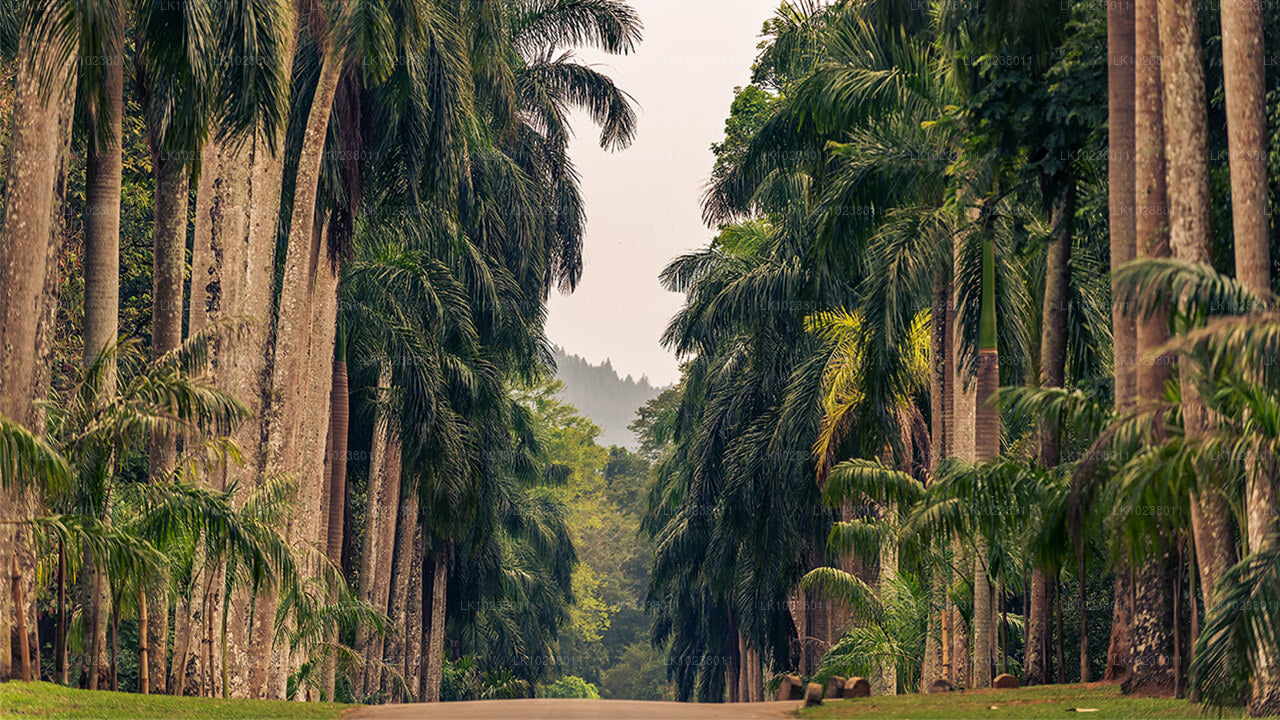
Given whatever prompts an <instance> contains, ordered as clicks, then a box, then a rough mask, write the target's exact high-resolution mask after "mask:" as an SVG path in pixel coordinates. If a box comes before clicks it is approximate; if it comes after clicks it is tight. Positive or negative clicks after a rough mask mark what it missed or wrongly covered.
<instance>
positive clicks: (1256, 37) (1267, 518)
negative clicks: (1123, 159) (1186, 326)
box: [1220, 0, 1280, 717]
mask: <svg viewBox="0 0 1280 720" xmlns="http://www.w3.org/2000/svg"><path fill="white" fill-rule="evenodd" d="M1220 7H1221V12H1222V59H1223V75H1224V78H1225V82H1226V105H1227V141H1228V147H1229V150H1230V157H1231V216H1232V228H1233V231H1234V236H1235V269H1236V279H1237V280H1239V281H1240V282H1241V283H1243V284H1244V285H1245V287H1247V288H1249V290H1250V291H1251V292H1253V293H1254V294H1255V295H1257V296H1259V297H1262V298H1265V297H1267V296H1268V294H1269V292H1270V290H1271V246H1270V243H1269V238H1268V231H1269V227H1268V225H1269V222H1268V220H1269V218H1268V198H1267V195H1268V189H1267V116H1266V111H1267V108H1266V84H1265V80H1266V73H1265V67H1264V56H1263V33H1262V10H1261V5H1260V4H1258V3H1250V2H1245V1H1244V0H1223V2H1222V3H1221V6H1220ZM1247 493H1248V506H1247V508H1248V509H1247V513H1246V516H1247V526H1248V527H1247V532H1248V540H1247V545H1246V546H1247V548H1248V550H1249V552H1258V551H1260V550H1265V549H1266V546H1267V543H1268V535H1269V534H1270V533H1271V532H1272V531H1274V530H1275V527H1276V523H1275V507H1276V468H1275V465H1274V463H1266V462H1256V461H1255V462H1251V463H1250V467H1249V476H1248V484H1247ZM1259 651H1260V652H1259V659H1260V662H1259V664H1258V667H1255V668H1254V673H1255V678H1254V683H1253V689H1252V692H1251V694H1250V700H1249V714H1250V715H1253V716H1255V717H1260V716H1263V715H1274V714H1280V655H1278V654H1277V651H1276V650H1275V648H1269V647H1261V648H1259Z"/></svg>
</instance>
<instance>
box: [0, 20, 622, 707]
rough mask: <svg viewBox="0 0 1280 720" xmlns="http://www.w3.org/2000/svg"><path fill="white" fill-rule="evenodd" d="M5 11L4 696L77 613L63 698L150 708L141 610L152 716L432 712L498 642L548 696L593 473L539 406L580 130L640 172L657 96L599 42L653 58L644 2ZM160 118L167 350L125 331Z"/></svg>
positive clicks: (573, 217)
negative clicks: (562, 447)
mask: <svg viewBox="0 0 1280 720" xmlns="http://www.w3.org/2000/svg"><path fill="white" fill-rule="evenodd" d="M0 11H2V12H0V17H2V19H3V21H4V22H3V29H4V32H6V33H8V35H7V36H6V38H5V42H4V43H3V47H4V49H5V52H6V53H9V55H8V57H7V58H6V62H7V63H9V65H10V67H11V68H12V76H13V78H14V94H13V113H12V118H11V119H10V121H9V161H8V163H7V165H6V166H5V172H6V175H5V201H4V202H5V205H4V226H3V230H2V235H0V265H2V266H3V268H4V269H3V273H2V274H0V298H2V299H0V318H3V319H2V320H0V336H2V337H3V342H4V345H5V347H6V351H5V360H4V362H3V370H2V371H0V398H2V400H0V417H2V418H3V422H4V425H3V428H4V434H3V441H2V442H0V448H2V449H0V479H3V491H2V492H3V494H4V496H3V502H2V503H0V507H2V508H3V509H2V510H0V514H2V515H3V517H0V520H2V521H3V524H2V525H0V556H3V557H4V558H5V559H6V567H7V566H8V564H9V561H10V560H13V564H14V567H15V568H16V574H17V576H18V577H19V581H18V582H17V583H15V584H14V585H13V587H14V588H17V593H16V594H15V593H12V592H10V590H9V586H10V584H9V583H4V585H5V588H6V589H5V591H4V592H2V593H0V610H2V611H0V679H8V678H14V677H19V678H23V679H33V678H37V677H38V676H40V675H41V667H42V655H43V656H47V655H48V652H47V651H45V650H43V649H42V646H41V643H40V639H39V637H38V628H39V624H40V618H39V617H38V615H37V607H38V603H44V602H46V599H47V598H50V597H55V596H56V600H55V603H54V605H55V606H56V608H57V622H56V633H55V635H56V638H55V642H54V643H53V648H52V662H51V663H50V665H51V666H53V667H54V668H55V669H54V672H53V676H54V679H56V680H57V681H59V682H64V683H66V682H76V681H77V678H78V681H79V683H80V684H81V685H82V686H84V687H88V688H106V687H113V688H114V687H118V686H119V678H118V676H116V675H115V674H114V668H116V667H117V663H116V662H115V660H116V659H117V656H118V653H119V652H120V651H121V650H120V646H119V640H118V635H119V633H118V627H119V624H120V622H121V621H122V620H124V621H130V620H136V622H137V626H138V628H139V630H138V651H139V655H140V668H139V670H140V672H139V675H140V677H139V682H138V689H139V690H140V691H141V692H144V693H146V692H169V693H174V694H203V695H222V696H234V697H291V698H293V697H308V698H312V699H317V698H324V699H333V698H335V697H343V698H347V699H353V700H357V701H363V700H368V699H383V700H397V699H403V698H408V697H416V698H421V699H424V700H435V699H438V697H439V688H440V683H441V674H442V663H443V658H444V657H445V655H446V653H448V654H449V655H451V656H453V657H460V656H461V655H464V654H466V653H467V652H468V651H472V650H476V649H482V650H483V651H484V658H485V659H486V662H487V663H488V666H487V668H486V669H494V670H496V669H498V668H501V667H509V668H520V669H518V670H514V671H513V672H512V673H508V674H507V675H505V676H503V677H504V680H503V681H502V682H500V683H496V685H495V687H497V688H498V689H497V690H495V691H494V692H500V693H507V694H528V693H529V692H531V691H532V688H533V686H534V684H535V683H537V682H539V681H541V680H543V679H545V678H546V676H547V673H549V672H552V671H553V670H554V663H551V662H546V661H543V662H529V661H528V660H529V658H533V657H538V658H543V659H544V660H545V659H548V658H554V657H555V655H556V652H557V649H556V648H557V637H558V635H557V633H558V628H559V627H560V626H561V625H562V624H563V623H564V622H565V621H566V618H567V615H568V607H569V605H570V604H571V603H572V599H573V598H572V593H571V591H570V585H569V582H570V580H569V579H570V575H571V572H572V568H573V566H574V564H575V563H576V557H575V554H574V550H573V545H572V542H571V539H570V537H569V534H568V530H567V529H566V527H564V524H563V517H564V514H563V513H528V512H526V511H525V509H526V508H528V507H531V506H536V505H538V504H545V503H546V502H552V500H550V499H549V497H547V496H546V493H547V490H546V489H545V487H546V486H547V485H549V484H554V483H556V482H559V481H560V480H561V479H562V475H563V471H562V469H561V468H559V467H557V466H555V465H554V464H553V463H551V462H550V460H549V459H548V457H547V454H546V452H545V451H544V450H543V449H542V447H541V445H540V443H539V437H540V434H541V431H540V429H539V428H538V427H537V426H536V423H535V422H534V420H533V418H532V416H531V415H530V412H529V410H528V409H527V408H525V407H524V406H523V405H521V404H520V403H518V402H517V400H516V399H515V398H516V395H515V394H513V388H515V387H518V386H520V385H522V384H524V383H528V382H532V381H534V380H536V379H537V378H540V377H542V376H543V374H544V373H545V372H546V369H547V368H548V367H549V366H550V350H549V346H548V344H547V342H546V339H545V336H544V333H543V326H544V321H545V314H546V299H547V296H548V294H549V293H550V292H551V291H553V290H561V291H564V292H570V291H572V290H573V288H574V287H575V286H576V283H577V282H578V279H579V277H580V276H581V272H582V241H583V232H584V221H585V217H584V212H583V206H582V202H581V198H580V195H579V192H578V176H577V174H576V172H575V170H574V167H573V164H572V161H571V159H570V158H569V156H568V152H567V148H568V141H569V137H570V132H571V130H570V113H571V112H573V111H575V110H579V109H580V110H582V111H584V112H585V113H586V114H587V115H588V116H589V118H590V119H591V120H592V121H593V122H595V123H596V124H597V125H598V126H600V128H601V145H602V146H603V147H605V148H608V149H621V148H624V147H626V146H627V145H628V144H629V143H630V141H631V139H632V138H633V137H634V134H635V131H636V116H635V113H634V110H633V108H632V103H631V100H630V98H629V97H628V96H627V95H626V93H624V92H623V91H622V90H620V89H618V88H617V87H616V86H615V85H614V84H613V82H612V81H611V80H610V79H609V78H608V77H607V76H605V75H603V74H602V73H600V72H599V71H597V70H595V69H593V68H591V67H589V66H587V65H584V64H582V63H580V62H579V61H577V60H576V59H575V57H574V56H573V54H572V50H573V48H575V47H579V46H592V47H596V48H599V49H601V50H604V51H606V52H610V53H626V52H630V51H631V50H633V49H634V48H635V46H636V44H637V43H638V42H639V40H640V27H641V26H640V22H639V20H638V18H637V17H636V15H635V13H634V12H633V11H632V10H631V8H630V7H629V6H628V5H627V4H626V3H624V2H621V1H619V0H510V1H505V0H504V2H496V3H495V2H484V3H470V2H459V1H456V0H430V1H425V2H424V1H416V2H403V1H401V0H362V1H361V2H328V1H327V0H307V1H303V0H298V1H297V2H294V1H292V0H237V1H235V2H221V1H214V0H196V1H193V2H183V3H172V2H162V1H159V0H154V1H153V0H132V1H126V0H95V1H94V2H88V3H85V2H74V3H73V2H66V1H65V0H39V1H38V2H31V3H4V4H2V5H0ZM127 99H128V100H133V101H136V103H135V102H130V101H127ZM135 111H136V112H138V115H137V116H134V115H133V114H132V112H135ZM51 119H55V120H57V122H52V121H51ZM134 122H141V123H142V124H143V126H144V127H145V136H146V140H147V142H148V144H149V153H150V158H149V160H150V164H149V167H150V169H151V171H152V173H153V176H154V186H153V187H154V189H153V191H152V192H153V196H152V198H153V203H152V207H153V211H152V218H153V222H152V238H151V239H152V245H153V248H152V249H153V277H154V285H153V292H152V296H151V304H152V318H151V336H150V347H149V348H148V347H146V346H145V345H144V344H142V342H141V341H139V340H135V339H128V338H119V339H118V338H117V336H118V334H119V326H118V318H119V316H120V311H121V309H120V305H119V298H120V272H119V262H120V261H119V258H120V252H121V246H120V234H121V233H120V224H121V223H120V217H121V186H122V172H123V171H122V168H123V166H124V161H125V158H124V155H125V154H126V153H127V152H128V150H129V148H127V147H126V146H125V145H126V143H125V142H124V133H123V130H122V125H123V124H126V123H134ZM81 148H83V153H81ZM81 157H83V173H84V187H85V192H84V205H83V207H82V208H78V209H79V210H80V214H81V215H82V216H83V217H84V219H85V222H84V236H83V242H84V249H83V255H82V267H83V286H84V301H83V312H84V319H83V324H82V325H81V326H80V327H78V328H76V327H72V328H70V329H68V328H67V327H66V324H67V320H66V313H65V311H64V310H60V307H59V305H60V302H61V304H62V305H65V304H66V302H67V300H66V299H65V298H64V299H62V300H61V301H60V299H59V298H58V296H57V290H58V288H59V287H61V286H62V282H63V278H61V277H60V274H61V273H63V272H66V270H65V267H66V261H67V259H68V257H71V255H69V254H68V251H67V249H66V247H65V246H64V242H65V239H66V228H65V225H64V222H63V209H64V206H65V205H66V203H68V202H69V198H68V191H67V177H68V172H69V170H70V171H78V168H77V165H78V164H79V163H80V162H81ZM144 162H145V160H144ZM548 208H550V209H552V211H548ZM188 251H189V252H190V255H189V258H190V259H189V261H188V259H187V258H188V255H187V253H188ZM188 268H189V270H188ZM70 272H71V273H74V272H76V270H75V269H72V270H71V271H70ZM184 311H185V312H184ZM67 338H69V339H67ZM60 344H62V345H67V344H70V345H72V346H75V345H77V344H80V345H82V353H83V362H82V363H81V364H80V366H79V367H77V368H74V369H73V371H72V372H70V373H55V372H52V371H51V370H50V363H49V358H50V357H51V353H65V351H66V350H65V348H63V347H58V345H60ZM353 413H354V414H353ZM353 419H355V420H356V422H352V420H353ZM349 478H350V480H349ZM17 595H21V599H20V601H19V599H18V597H17ZM11 638H12V639H14V640H15V641H14V642H12V644H11ZM19 646H20V647H19ZM522 659H523V660H524V662H520V661H521V660H522Z"/></svg>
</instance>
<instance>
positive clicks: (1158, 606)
mask: <svg viewBox="0 0 1280 720" xmlns="http://www.w3.org/2000/svg"><path fill="white" fill-rule="evenodd" d="M1171 569H1172V568H1171V564H1170V562H1169V554H1168V552H1167V551H1163V550H1162V551H1161V554H1160V555H1159V556H1157V557H1154V558H1151V559H1149V560H1148V561H1147V562H1145V563H1143V565H1142V568H1141V569H1140V570H1139V571H1138V577H1137V580H1136V581H1135V583H1134V596H1135V602H1134V613H1133V625H1134V631H1133V653H1132V655H1131V658H1132V669H1131V671H1130V673H1129V677H1128V678H1127V679H1126V680H1125V682H1124V685H1123V689H1124V692H1125V693H1129V694H1132V693H1141V694H1143V695H1155V696H1161V697H1172V696H1173V694H1174V675H1173V633H1172V628H1173V627H1174V624H1173V603H1172V598H1171V597H1170V592H1169V585H1170V580H1169V576H1170V570H1171Z"/></svg>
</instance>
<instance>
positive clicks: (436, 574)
mask: <svg viewBox="0 0 1280 720" xmlns="http://www.w3.org/2000/svg"><path fill="white" fill-rule="evenodd" d="M449 551H450V547H449V543H448V541H445V542H443V543H442V544H441V547H440V548H439V549H438V550H436V552H435V556H434V568H433V569H432V572H431V625H430V630H429V631H428V635H427V637H428V642H427V648H426V650H427V668H426V672H425V674H424V675H425V681H424V685H425V687H424V688H423V693H422V698H421V700H422V701H423V702H439V701H440V680H441V678H442V675H443V670H444V628H445V602H446V597H447V596H448V589H449V588H448V581H449Z"/></svg>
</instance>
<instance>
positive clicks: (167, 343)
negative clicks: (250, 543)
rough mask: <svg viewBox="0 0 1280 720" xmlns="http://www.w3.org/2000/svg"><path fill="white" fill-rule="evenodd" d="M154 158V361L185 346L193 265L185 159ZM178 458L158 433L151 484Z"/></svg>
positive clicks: (164, 614)
mask: <svg viewBox="0 0 1280 720" xmlns="http://www.w3.org/2000/svg"><path fill="white" fill-rule="evenodd" d="M151 157H152V165H153V166H154V167H155V219H154V224H153V227H152V246H153V248H152V249H153V255H154V267H153V277H154V280H153V285H152V295H151V297H152V303H151V357H152V359H153V360H154V359H158V358H160V357H162V356H164V355H165V354H166V353H168V352H170V351H172V350H175V349H177V348H178V347H179V346H180V345H181V344H182V299H183V298H182V283H183V279H184V277H185V275H186V265H187V263H186V256H187V195H188V186H189V174H188V172H187V166H186V162H185V161H184V158H183V157H182V156H181V155H180V154H177V153H169V152H166V151H165V150H164V149H163V148H162V147H161V146H160V140H159V138H157V137H156V135H155V133H152V136H151ZM177 454H178V443H177V438H175V437H173V436H172V435H170V434H168V433H163V432H158V431H157V432H153V433H152V435H151V447H150V467H149V475H150V480H151V482H153V483H154V482H161V481H163V480H164V479H166V478H168V477H169V476H170V475H171V474H172V473H173V469H174V465H175V463H176V461H177ZM153 587H154V589H155V590H156V591H157V592H156V593H155V599H156V603H155V609H154V612H152V613H151V614H150V615H149V617H148V622H147V623H146V624H145V626H144V627H143V628H140V629H139V633H142V632H143V631H144V630H145V634H146V638H147V645H148V646H149V647H148V650H149V651H150V652H149V653H148V663H149V666H148V673H147V675H148V678H149V680H150V687H149V690H152V691H155V692H157V693H163V692H165V675H166V673H165V667H166V666H167V663H166V660H167V658H166V657H165V654H166V653H165V648H166V643H167V642H168V638H169V595H168V592H167V591H166V589H165V587H163V586H161V585H154V586H153ZM140 637H141V635H140Z"/></svg>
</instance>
